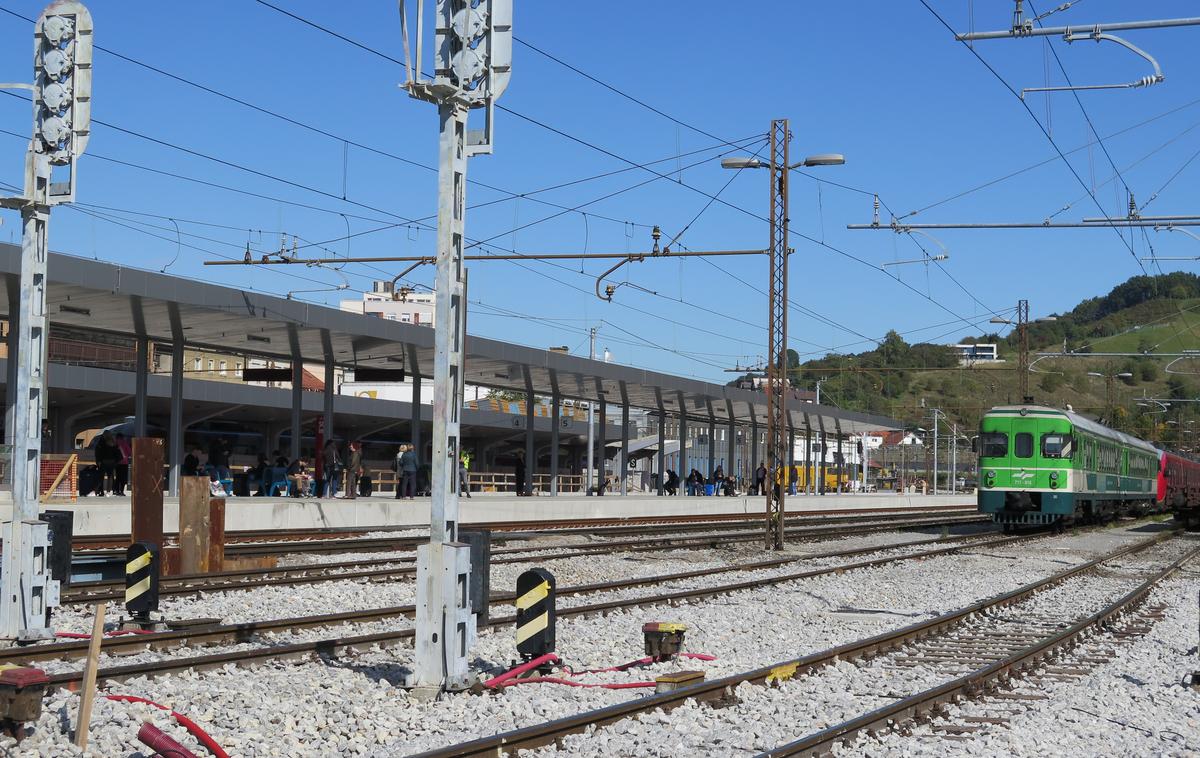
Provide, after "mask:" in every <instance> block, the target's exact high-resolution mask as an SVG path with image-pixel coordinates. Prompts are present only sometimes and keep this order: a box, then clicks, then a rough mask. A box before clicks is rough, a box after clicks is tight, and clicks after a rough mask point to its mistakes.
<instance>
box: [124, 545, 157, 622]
mask: <svg viewBox="0 0 1200 758" xmlns="http://www.w3.org/2000/svg"><path fill="white" fill-rule="evenodd" d="M158 566H159V557H158V545H155V544H154V543H153V542H135V543H133V544H132V545H130V546H129V549H128V550H126V551H125V610H127V611H129V612H130V613H132V614H133V616H134V618H138V619H146V618H149V617H150V612H151V611H157V610H158Z"/></svg>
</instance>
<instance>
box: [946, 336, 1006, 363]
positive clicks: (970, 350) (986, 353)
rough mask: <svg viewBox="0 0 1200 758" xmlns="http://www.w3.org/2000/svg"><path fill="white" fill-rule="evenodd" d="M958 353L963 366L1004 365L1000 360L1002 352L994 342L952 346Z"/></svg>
mask: <svg viewBox="0 0 1200 758" xmlns="http://www.w3.org/2000/svg"><path fill="white" fill-rule="evenodd" d="M950 347H952V348H954V351H955V352H957V353H958V362H959V364H960V365H963V366H970V365H972V364H974V363H1004V361H1002V360H1001V359H1000V350H999V348H998V346H997V345H996V343H994V342H976V343H975V344H968V345H951V346H950Z"/></svg>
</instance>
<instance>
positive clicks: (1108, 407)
mask: <svg viewBox="0 0 1200 758" xmlns="http://www.w3.org/2000/svg"><path fill="white" fill-rule="evenodd" d="M1087 375H1088V376H1095V377H1099V378H1101V379H1103V380H1104V383H1105V394H1104V415H1105V416H1107V417H1108V424H1109V426H1112V423H1113V380H1114V379H1129V378H1131V377H1132V376H1133V374H1131V373H1129V372H1128V371H1123V372H1121V373H1119V374H1100V373H1097V372H1095V371H1089V372H1087ZM1113 428H1114V429H1115V428H1116V427H1113Z"/></svg>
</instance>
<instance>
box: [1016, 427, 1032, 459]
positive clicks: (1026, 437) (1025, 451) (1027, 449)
mask: <svg viewBox="0 0 1200 758" xmlns="http://www.w3.org/2000/svg"><path fill="white" fill-rule="evenodd" d="M1013 455H1015V456H1017V457H1018V458H1032V457H1033V435H1032V434H1029V433H1028V432H1021V433H1020V434H1018V435H1017V438H1016V440H1015V442H1014V443H1013Z"/></svg>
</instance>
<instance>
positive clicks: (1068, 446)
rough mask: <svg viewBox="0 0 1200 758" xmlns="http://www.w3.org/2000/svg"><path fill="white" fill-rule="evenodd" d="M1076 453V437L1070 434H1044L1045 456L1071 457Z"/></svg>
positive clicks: (1043, 447)
mask: <svg viewBox="0 0 1200 758" xmlns="http://www.w3.org/2000/svg"><path fill="white" fill-rule="evenodd" d="M1074 454H1075V439H1074V438H1073V437H1072V436H1071V435H1069V434H1054V433H1051V434H1043V435H1042V457H1043V458H1070V457H1071V456H1072V455H1074Z"/></svg>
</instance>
